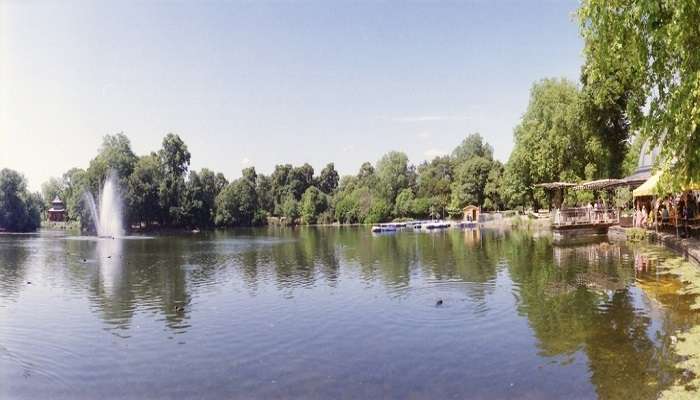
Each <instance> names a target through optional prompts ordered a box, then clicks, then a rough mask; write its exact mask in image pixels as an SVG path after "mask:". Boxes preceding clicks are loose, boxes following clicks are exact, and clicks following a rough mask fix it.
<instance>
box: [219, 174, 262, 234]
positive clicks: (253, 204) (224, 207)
mask: <svg viewBox="0 0 700 400" xmlns="http://www.w3.org/2000/svg"><path fill="white" fill-rule="evenodd" d="M215 204H216V206H215V218H214V221H215V223H216V225H218V226H250V225H252V224H253V223H254V222H255V221H256V211H257V196H256V193H255V185H254V183H253V182H251V181H250V180H248V179H245V178H241V179H237V180H235V181H233V182H231V183H230V184H228V185H227V186H226V187H225V188H224V189H223V190H222V191H221V192H220V193H219V194H218V195H217V196H216V200H215Z"/></svg>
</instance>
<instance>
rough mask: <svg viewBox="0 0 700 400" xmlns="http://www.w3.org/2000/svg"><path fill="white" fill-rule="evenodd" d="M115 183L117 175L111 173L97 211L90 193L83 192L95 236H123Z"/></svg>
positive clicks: (103, 188) (118, 196)
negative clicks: (93, 224)
mask: <svg viewBox="0 0 700 400" xmlns="http://www.w3.org/2000/svg"><path fill="white" fill-rule="evenodd" d="M117 182H118V180H117V175H116V174H115V173H114V172H111V173H110V174H109V175H108V176H107V179H106V180H105V183H104V186H103V187H102V192H101V193H100V196H99V197H100V199H99V200H100V207H99V209H98V208H97V205H96V203H95V198H94V197H93V196H92V193H90V192H85V194H84V197H85V202H86V203H87V205H88V207H89V209H90V214H91V215H92V220H93V221H94V223H95V230H96V231H97V236H100V237H111V238H115V237H119V236H123V235H124V228H123V226H122V220H123V218H122V199H121V196H120V193H119V186H118V183H117Z"/></svg>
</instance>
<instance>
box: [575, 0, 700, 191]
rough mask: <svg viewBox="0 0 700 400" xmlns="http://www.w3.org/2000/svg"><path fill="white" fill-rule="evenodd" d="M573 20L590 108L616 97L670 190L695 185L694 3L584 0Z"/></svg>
mask: <svg viewBox="0 0 700 400" xmlns="http://www.w3.org/2000/svg"><path fill="white" fill-rule="evenodd" d="M578 16H579V22H580V25H581V33H582V35H583V38H584V40H585V48H584V56H585V61H586V63H585V67H584V71H583V75H584V76H585V78H586V83H587V86H590V87H591V95H592V96H593V97H594V99H595V100H596V102H597V103H599V104H607V103H610V99H616V98H619V97H621V96H624V98H625V99H626V115H627V116H628V117H629V120H630V122H631V124H632V128H633V129H636V130H639V131H640V132H641V134H642V135H643V136H644V138H649V139H651V142H652V144H653V145H656V144H660V145H661V146H660V148H661V154H660V159H661V162H662V163H663V164H665V165H666V167H667V170H668V169H670V168H669V167H670V165H671V164H673V165H674V166H673V174H670V175H671V176H670V181H671V184H672V186H674V187H676V188H677V187H680V186H681V185H683V184H686V183H688V182H689V181H691V180H695V181H700V108H699V107H698V104H700V53H698V51H697V50H698V43H700V30H699V29H698V26H700V5H699V4H698V2H697V1H696V0H669V1H664V2H656V1H606V0H584V1H583V2H582V4H581V7H580V9H579V11H578Z"/></svg>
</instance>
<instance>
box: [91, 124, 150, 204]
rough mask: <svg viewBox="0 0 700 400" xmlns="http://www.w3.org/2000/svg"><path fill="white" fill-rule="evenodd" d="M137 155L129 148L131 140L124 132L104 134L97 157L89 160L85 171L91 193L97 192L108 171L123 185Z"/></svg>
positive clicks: (134, 163) (131, 170) (132, 168)
mask: <svg viewBox="0 0 700 400" xmlns="http://www.w3.org/2000/svg"><path fill="white" fill-rule="evenodd" d="M137 159H138V158H137V157H136V155H135V154H134V152H133V151H132V150H131V142H130V141H129V138H128V137H127V136H126V135H125V134H124V133H117V134H115V135H106V136H105V137H104V138H103V139H102V146H101V147H100V149H99V152H98V154H97V157H95V158H93V159H92V160H91V161H90V165H89V167H88V169H87V171H86V174H87V175H86V179H87V183H88V185H89V187H90V190H91V191H92V192H93V193H97V192H99V190H100V188H101V187H102V183H104V181H105V179H106V178H107V176H108V175H109V174H110V171H114V173H116V174H117V177H118V178H119V180H120V181H121V182H120V183H121V184H122V186H124V183H125V182H126V179H127V178H128V177H129V175H131V173H132V172H133V170H134V165H136V161H137Z"/></svg>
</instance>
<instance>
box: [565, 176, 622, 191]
mask: <svg viewBox="0 0 700 400" xmlns="http://www.w3.org/2000/svg"><path fill="white" fill-rule="evenodd" d="M623 184H625V181H624V180H623V179H598V180H595V181H590V182H584V183H582V184H580V185H577V186H576V187H575V188H574V190H601V189H612V188H614V187H617V186H620V185H623Z"/></svg>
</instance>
